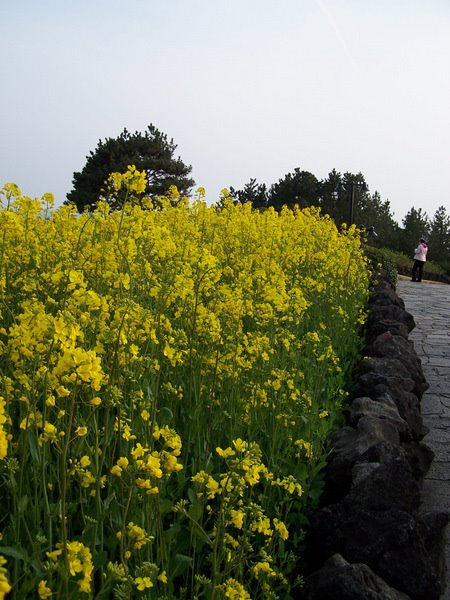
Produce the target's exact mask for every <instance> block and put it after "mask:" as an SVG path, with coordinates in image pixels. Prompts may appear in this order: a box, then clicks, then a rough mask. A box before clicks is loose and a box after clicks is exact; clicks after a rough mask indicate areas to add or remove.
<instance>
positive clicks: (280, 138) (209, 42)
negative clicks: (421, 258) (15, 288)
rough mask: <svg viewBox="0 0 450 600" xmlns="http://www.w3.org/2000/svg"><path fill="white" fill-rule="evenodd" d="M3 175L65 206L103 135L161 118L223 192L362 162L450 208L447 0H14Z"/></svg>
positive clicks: (4, 66)
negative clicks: (251, 182)
mask: <svg viewBox="0 0 450 600" xmlns="http://www.w3.org/2000/svg"><path fill="white" fill-rule="evenodd" d="M0 23H1V41H0V44H1V60H0V76H1V82H2V85H1V92H0V184H3V183H5V182H7V181H15V182H16V183H17V184H19V185H20V186H21V187H22V190H23V192H24V193H25V194H27V195H30V196H40V195H41V194H43V193H44V192H46V191H52V192H54V193H55V195H56V198H57V201H58V202H59V203H61V202H62V201H63V200H64V199H65V195H66V193H67V192H69V191H70V190H71V188H72V185H71V181H72V175H73V172H74V171H79V170H81V169H82V167H83V165H84V163H85V157H86V155H88V154H89V152H90V151H91V150H94V149H95V147H96V145H97V142H98V140H99V139H104V138H105V137H116V136H118V135H119V134H120V133H121V132H122V130H123V128H124V127H126V128H127V129H128V130H130V131H136V130H137V131H142V132H143V131H144V130H145V129H146V127H147V125H148V124H149V123H154V124H155V125H156V127H158V128H159V129H160V130H161V131H163V132H164V133H166V134H167V135H168V137H169V138H173V139H174V141H175V143H176V144H177V145H178V149H177V155H180V156H181V158H182V159H183V161H184V162H186V163H188V164H191V165H192V167H193V173H192V175H193V177H194V179H195V180H196V184H197V185H198V186H200V185H201V186H204V187H205V188H206V190H207V195H208V200H209V201H211V202H214V201H216V200H217V198H218V194H219V191H220V190H221V189H222V188H223V187H228V186H230V185H233V186H234V187H236V188H239V187H242V186H243V185H245V183H247V182H248V181H249V180H250V178H251V177H255V178H256V179H257V180H258V182H260V183H266V184H267V185H270V184H272V183H274V182H276V181H278V179H280V178H281V177H283V176H284V175H285V174H286V173H288V172H291V171H293V170H294V169H295V168H296V167H299V168H300V169H302V170H306V171H311V172H312V173H314V175H316V176H317V177H318V178H323V177H326V176H327V174H328V173H329V172H330V171H331V170H332V169H333V168H336V169H337V170H338V171H341V172H345V171H351V172H353V173H357V172H359V171H361V172H362V173H363V174H364V175H365V178H366V181H367V183H368V184H369V187H370V191H371V192H373V191H375V190H378V191H379V193H380V194H381V197H382V199H383V200H387V199H388V200H390V202H391V206H392V209H393V211H394V213H395V217H396V218H397V219H398V220H401V219H402V218H403V217H404V215H405V214H406V212H407V211H408V210H409V209H410V208H411V206H415V207H416V208H419V207H420V208H423V209H424V210H425V211H426V212H427V213H428V215H429V216H432V215H433V214H434V211H435V210H436V208H437V207H438V206H440V205H444V206H445V207H446V208H447V211H448V212H449V213H450V175H449V173H450V169H449V166H450V164H449V163H450V2H449V1H448V0H427V1H426V2H425V1H423V0H376V1H373V0H221V1H219V0H159V1H156V0H76V1H74V0H72V1H69V0H19V1H18V0H0Z"/></svg>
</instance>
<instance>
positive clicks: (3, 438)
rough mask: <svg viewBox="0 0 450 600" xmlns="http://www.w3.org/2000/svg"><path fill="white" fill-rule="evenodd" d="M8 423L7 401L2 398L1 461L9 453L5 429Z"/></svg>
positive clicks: (0, 422)
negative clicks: (6, 413)
mask: <svg viewBox="0 0 450 600" xmlns="http://www.w3.org/2000/svg"><path fill="white" fill-rule="evenodd" d="M6 421H7V419H6V415H5V399H4V398H3V397H2V396H0V460H1V459H2V458H5V456H6V453H7V452H8V438H7V435H6V431H5V429H4V425H5V423H6Z"/></svg>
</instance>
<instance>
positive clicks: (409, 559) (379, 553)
mask: <svg viewBox="0 0 450 600" xmlns="http://www.w3.org/2000/svg"><path fill="white" fill-rule="evenodd" d="M447 523H448V515H446V514H442V513H439V517H436V518H435V520H434V522H433V526H432V527H431V526H430V523H429V522H427V521H426V520H424V519H422V518H421V517H420V516H414V515H412V514H409V513H408V512H406V511H402V510H396V509H389V510H381V511H375V510H368V509H358V510H354V507H348V506H346V505H344V504H334V505H330V506H326V507H325V508H323V509H321V510H320V511H318V513H317V514H316V515H314V516H313V518H312V520H311V526H310V528H309V531H308V534H307V538H306V541H307V547H308V558H309V564H310V567H311V569H312V570H316V569H317V568H320V566H322V565H323V563H324V562H325V561H326V560H327V559H328V558H330V557H331V556H333V554H336V553H338V554H341V555H342V556H343V557H344V558H345V559H346V560H347V561H348V562H350V563H354V562H362V563H365V564H367V565H368V566H369V567H370V568H371V569H372V570H373V571H374V573H376V574H377V575H378V576H379V577H381V578H382V579H383V580H384V581H385V582H386V583H387V584H388V585H389V586H391V587H393V588H395V589H397V590H399V591H401V592H403V593H405V594H407V595H409V596H410V597H411V599H412V600H439V597H440V595H441V593H442V589H443V585H442V583H441V579H440V571H439V569H440V566H439V564H437V563H436V555H437V554H438V547H439V545H440V544H441V543H442V530H443V529H444V528H445V526H446V524H447Z"/></svg>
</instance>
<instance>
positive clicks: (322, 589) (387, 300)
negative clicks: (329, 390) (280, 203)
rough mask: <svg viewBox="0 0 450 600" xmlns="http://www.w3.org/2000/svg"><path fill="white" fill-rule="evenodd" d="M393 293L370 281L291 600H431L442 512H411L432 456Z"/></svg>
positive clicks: (436, 588)
mask: <svg viewBox="0 0 450 600" xmlns="http://www.w3.org/2000/svg"><path fill="white" fill-rule="evenodd" d="M414 327H415V322H414V317H413V316H412V315H411V314H410V313H408V312H407V311H406V310H405V304H404V302H403V300H402V299H401V298H399V296H398V295H397V293H396V291H395V287H394V286H393V285H392V284H391V283H390V282H389V281H388V280H387V279H384V278H382V277H378V278H377V280H376V281H375V280H374V283H373V286H372V288H371V296H370V301H369V315H368V321H367V328H366V337H365V348H364V350H363V358H362V360H361V362H360V363H359V365H358V368H357V371H356V373H355V378H354V382H355V383H354V386H353V388H352V390H351V392H350V400H351V402H350V404H349V407H348V408H347V409H346V411H345V416H346V423H347V424H346V425H345V426H344V427H343V428H342V429H340V430H338V431H337V432H335V433H334V434H333V435H332V437H331V439H330V447H331V448H332V450H331V454H330V457H329V461H328V465H327V469H326V485H325V492H324V494H323V499H322V503H321V507H320V508H319V509H318V511H317V512H316V513H315V514H314V516H313V517H312V519H311V523H310V526H309V527H308V532H307V536H306V562H307V565H306V576H305V585H304V587H303V588H302V590H301V592H299V594H298V596H296V597H297V598H299V599H301V600H407V599H410V600H438V599H439V598H440V596H441V595H442V593H443V592H444V587H445V562H444V535H445V528H446V526H447V524H448V522H449V520H450V515H449V514H448V513H444V512H438V511H435V512H421V510H420V506H421V482H422V480H423V477H424V476H425V475H426V473H427V472H428V470H429V468H430V465H431V463H432V460H433V458H434V455H433V452H432V450H431V449H430V448H429V447H428V446H427V445H426V444H425V443H424V442H423V438H424V436H425V435H426V433H427V431H426V429H425V428H424V426H423V422H422V416H421V410H420V401H421V399H422V396H423V393H424V392H425V391H426V389H427V388H428V384H427V382H426V381H425V378H424V374H423V370H422V364H421V361H420V359H419V358H418V356H417V354H416V352H415V350H414V346H413V344H412V342H411V341H410V340H409V339H408V335H409V333H410V332H411V331H412V329H413V328H414Z"/></svg>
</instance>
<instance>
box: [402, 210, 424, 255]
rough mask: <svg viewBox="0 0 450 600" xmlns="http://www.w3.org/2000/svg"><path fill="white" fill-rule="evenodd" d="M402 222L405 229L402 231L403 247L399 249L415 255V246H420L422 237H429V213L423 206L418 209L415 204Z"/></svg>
mask: <svg viewBox="0 0 450 600" xmlns="http://www.w3.org/2000/svg"><path fill="white" fill-rule="evenodd" d="M402 224H403V229H402V230H401V231H400V239H401V247H400V248H398V249H399V250H400V251H402V252H404V253H405V254H408V255H410V256H413V255H414V248H416V247H417V246H418V244H419V240H420V238H425V239H428V236H429V233H430V222H429V219H428V215H427V213H426V212H423V211H422V209H421V208H419V209H416V208H414V206H413V207H412V208H411V210H410V211H409V212H408V213H407V214H406V215H405V217H404V219H403V221H402Z"/></svg>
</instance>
